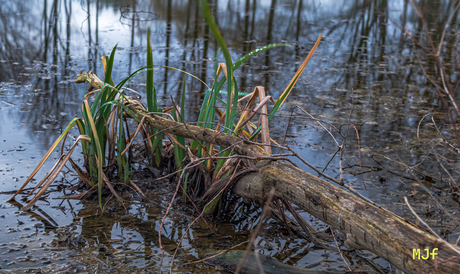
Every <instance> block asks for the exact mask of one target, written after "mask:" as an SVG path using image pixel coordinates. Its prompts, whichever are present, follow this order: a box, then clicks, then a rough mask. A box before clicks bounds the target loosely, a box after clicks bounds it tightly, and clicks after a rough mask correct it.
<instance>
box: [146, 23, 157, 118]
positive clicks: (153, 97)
mask: <svg viewBox="0 0 460 274" xmlns="http://www.w3.org/2000/svg"><path fill="white" fill-rule="evenodd" d="M147 68H148V70H147V81H146V86H147V109H148V111H149V112H156V111H157V93H156V89H155V87H154V85H153V56H152V45H151V43H150V27H148V28H147Z"/></svg>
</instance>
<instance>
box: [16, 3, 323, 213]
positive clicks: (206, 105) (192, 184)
mask: <svg viewBox="0 0 460 274" xmlns="http://www.w3.org/2000/svg"><path fill="white" fill-rule="evenodd" d="M200 5H201V8H202V11H203V14H204V17H205V19H206V22H207V23H208V25H209V27H210V29H211V32H212V33H213V36H214V38H215V39H216V41H217V43H218V45H219V46H220V49H219V50H218V52H217V56H216V62H215V68H214V82H213V84H212V86H211V87H208V89H207V91H206V92H205V94H204V101H203V104H202V106H201V109H200V113H199V116H198V120H197V123H196V124H197V125H198V126H200V127H204V128H209V129H215V130H217V131H221V132H223V133H227V134H232V135H234V136H238V137H240V138H242V139H246V140H251V141H254V142H258V143H259V144H260V145H261V146H262V147H263V148H264V149H265V150H266V151H267V152H269V153H271V148H270V144H271V142H273V140H272V139H271V138H270V130H269V120H270V119H271V117H273V115H274V114H275V113H276V112H277V111H278V110H279V109H280V108H281V107H282V105H283V103H284V102H285V101H286V99H287V97H288V96H289V94H290V92H291V91H292V89H293V87H294V86H295V84H296V82H297V81H298V79H299V77H300V75H301V74H302V72H303V71H304V70H305V67H306V65H307V63H308V61H309V60H310V58H311V56H312V55H313V53H314V52H315V50H316V48H317V47H318V45H319V42H320V40H321V35H320V36H319V37H318V39H317V41H316V43H315V45H314V46H313V48H312V50H311V51H310V53H309V54H308V56H307V57H306V58H305V60H304V61H303V63H302V65H301V66H300V68H299V69H298V71H297V72H296V73H295V75H294V77H293V78H292V80H291V81H290V82H289V84H288V86H287V87H286V88H285V90H284V91H283V92H282V93H281V95H280V97H279V98H278V99H277V100H276V101H275V100H274V99H273V98H272V97H271V96H269V95H267V94H266V92H265V89H264V87H262V86H257V87H255V88H254V91H253V92H252V93H249V94H246V93H241V92H239V90H238V84H237V82H236V80H235V78H234V72H235V70H237V69H238V68H239V67H240V66H241V65H242V64H243V63H244V62H245V61H247V60H248V59H249V58H251V57H252V56H254V55H256V54H258V53H260V52H263V51H266V50H269V49H271V48H274V47H278V46H286V44H271V45H267V46H265V47H262V48H259V49H256V50H254V51H252V52H250V53H248V54H246V55H244V56H243V57H242V58H240V59H239V60H237V61H236V62H233V60H232V58H231V56H230V52H229V50H228V47H227V45H226V43H225V41H224V39H223V37H222V35H221V33H220V31H219V29H218V28H217V25H216V23H215V21H214V19H213V17H212V14H211V11H210V9H209V7H208V4H207V2H206V0H200ZM116 48H117V46H115V47H114V48H113V50H112V52H111V54H110V56H109V57H103V58H102V63H103V66H104V72H105V75H104V81H103V82H101V81H100V80H99V79H98V78H97V76H95V75H94V74H92V73H91V72H88V73H86V74H84V75H80V76H79V78H78V79H77V80H76V82H85V81H89V82H90V83H91V86H90V88H96V90H94V91H91V92H89V93H87V94H86V96H85V98H84V100H83V103H82V109H81V116H82V118H78V117H75V118H74V119H73V120H72V121H71V122H70V123H69V125H67V127H66V129H65V130H64V132H63V133H62V134H61V135H60V136H59V138H58V139H57V140H56V141H55V142H54V144H53V145H52V146H51V148H50V149H49V150H48V152H47V153H46V154H45V156H44V157H43V158H42V160H41V161H40V163H39V164H38V166H37V167H36V168H35V169H34V171H33V172H32V174H31V175H30V176H29V178H28V179H27V180H26V181H25V182H24V184H23V185H22V186H21V188H20V189H19V190H18V191H17V192H16V194H15V195H14V196H13V197H12V198H11V199H14V197H15V196H16V195H17V194H19V193H20V192H21V191H22V190H23V189H24V187H25V186H26V185H27V184H28V183H29V182H30V181H31V180H32V178H33V177H34V176H35V175H36V173H37V172H38V170H39V169H40V168H41V167H42V166H43V164H44V163H45V161H46V160H47V159H48V158H49V156H50V155H51V152H52V151H53V150H54V149H55V148H56V147H57V146H58V144H59V143H60V142H64V141H65V139H66V138H67V136H68V133H69V131H70V129H71V128H73V127H74V126H75V125H77V127H78V131H79V134H80V135H79V136H78V137H77V138H76V140H75V141H74V143H73V145H72V146H71V149H70V150H69V151H68V152H67V153H64V152H62V156H61V157H60V158H59V160H58V162H57V163H56V165H55V166H54V167H53V168H52V169H51V171H50V172H49V173H48V174H47V175H46V176H45V178H44V179H43V180H42V182H41V183H40V184H39V185H37V187H36V189H38V188H39V187H40V186H41V189H40V191H39V192H38V193H37V194H36V195H35V196H34V198H33V199H32V200H31V201H30V202H29V203H28V205H27V206H26V207H25V208H24V209H25V210H27V209H29V208H30V207H32V206H33V204H34V203H35V202H36V201H37V200H38V198H40V196H41V195H42V194H43V193H44V191H45V190H46V189H47V188H48V187H49V185H50V184H51V183H52V181H53V180H54V179H55V178H56V177H57V175H58V174H59V172H60V171H61V170H62V168H63V167H64V165H65V164H66V163H67V161H69V160H70V162H71V164H72V166H73V167H74V169H75V170H76V171H77V173H78V174H79V176H80V178H81V179H82V181H83V182H84V183H85V185H86V186H87V187H88V188H89V190H88V191H87V192H83V193H82V194H81V195H80V196H79V197H80V198H81V197H83V196H84V195H86V193H88V192H91V191H95V189H97V192H98V199H99V206H100V207H102V193H103V189H104V188H103V187H104V186H107V188H108V189H109V191H110V192H111V193H112V194H113V195H114V196H115V197H116V198H117V199H118V200H119V201H120V202H123V200H122V199H121V197H120V196H119V195H118V193H117V191H115V189H114V188H113V186H112V182H114V181H117V180H118V181H122V182H123V184H125V185H130V186H132V187H134V188H135V189H136V190H137V191H139V192H140V193H142V192H141V191H140V189H139V188H138V187H137V186H136V185H135V184H134V183H133V182H132V181H131V176H132V167H131V163H132V159H131V158H130V155H132V153H131V152H132V149H133V143H134V139H135V138H136V136H137V135H139V134H141V135H142V143H143V144H144V146H145V149H144V151H146V153H147V155H146V158H147V159H149V164H151V165H154V166H156V167H161V166H162V165H165V159H166V158H168V159H171V161H173V162H174V163H173V165H172V166H174V169H175V170H180V171H181V174H180V176H178V178H179V180H180V181H179V183H180V185H181V187H182V190H183V200H184V201H187V197H192V199H193V200H195V201H197V200H199V199H201V198H203V194H204V196H206V197H209V198H207V199H205V200H202V201H201V202H202V204H205V208H204V213H213V212H215V210H216V208H218V206H219V203H221V199H220V198H221V197H222V196H223V194H224V193H225V192H224V191H225V188H227V187H228V186H229V185H231V184H230V182H231V181H232V180H233V179H232V178H233V176H231V175H232V174H235V172H236V171H238V170H241V169H244V168H247V167H248V165H250V163H249V162H248V161H241V160H235V158H229V156H231V154H232V151H231V150H230V149H225V148H223V147H215V146H214V145H213V144H210V143H206V142H203V141H199V140H187V139H186V138H184V137H181V136H176V135H171V134H169V133H166V134H164V133H163V132H162V131H158V130H157V129H155V128H152V127H150V126H149V125H147V124H146V123H145V122H144V120H139V119H135V120H131V119H129V120H128V116H130V117H136V115H134V113H132V111H131V110H130V109H129V107H128V106H129V105H133V104H135V105H139V106H141V108H143V109H145V110H147V111H148V112H149V113H155V114H157V115H161V116H163V117H167V118H168V119H172V120H174V121H176V122H179V123H185V122H186V117H185V101H186V94H187V86H186V76H191V77H194V78H197V77H196V76H193V75H191V74H190V73H187V72H184V71H181V70H179V69H175V68H170V67H164V66H163V67H164V68H166V69H175V70H177V71H180V72H183V73H184V80H183V81H182V90H181V99H180V102H179V104H176V103H175V102H174V101H173V100H172V98H171V101H172V106H171V107H169V108H166V109H164V110H162V109H160V108H159V107H158V102H157V92H156V88H155V85H154V83H153V71H154V69H156V68H157V67H161V66H159V65H154V64H153V54H152V47H151V43H150V29H148V30H147V56H146V57H147V66H146V67H143V68H140V69H138V70H137V71H135V72H134V73H132V74H131V75H129V76H128V77H126V78H125V79H123V80H122V81H121V82H120V83H118V84H117V85H115V84H114V83H113V80H112V71H113V64H114V56H115V52H116ZM220 54H222V55H223V57H224V59H225V63H219V62H218V61H217V60H218V59H219V56H220ZM142 72H146V73H145V74H146V96H147V98H146V99H147V107H145V106H144V105H143V104H142V103H141V101H140V99H141V96H140V95H139V94H138V93H137V92H135V91H132V90H130V89H127V88H124V85H125V84H126V83H128V82H129V81H130V80H131V79H132V78H133V77H135V76H137V75H138V74H140V73H142ZM98 81H99V82H100V83H99V82H98ZM200 81H201V80H200ZM96 82H97V83H98V84H97V85H95V84H94V83H96ZM224 85H226V89H223V88H224ZM127 93H129V94H131V93H134V95H135V96H137V97H129V96H128V95H127ZM90 97H93V98H94V100H89V98H90ZM245 101H246V104H245V106H244V107H243V106H242V104H243V102H245ZM90 102H91V103H90ZM269 102H272V103H273V104H274V106H273V107H271V110H270V111H269V110H268V109H269V108H268V103H269ZM171 111H172V113H170V112H171ZM256 116H258V119H256ZM129 122H133V123H134V124H135V125H136V130H135V131H134V132H133V133H132V134H130V133H129V131H128V130H129V128H128V123H129ZM164 136H166V137H167V138H168V139H169V142H166V143H164V140H163V137H164ZM79 142H81V145H82V150H83V155H84V159H85V161H84V164H83V165H84V169H85V171H83V170H82V169H80V168H79V167H78V166H76V165H75V163H74V162H73V161H72V160H71V158H70V156H71V154H72V152H73V151H74V149H75V147H76V146H77V144H78V143H79ZM171 153H172V154H173V156H172V157H167V155H171ZM197 159H198V160H199V159H203V160H202V161H201V162H200V163H199V164H198V165H195V167H194V168H188V163H191V162H194V161H197ZM170 166H171V165H170ZM114 170H116V176H114V175H115V172H114ZM169 172H173V170H170V171H169ZM228 176H231V178H229V179H228V183H227V184H226V185H223V186H222V187H217V190H216V187H214V189H212V192H213V193H217V195H214V196H213V195H209V191H210V189H211V188H212V187H213V185H214V184H216V183H217V182H219V181H221V180H223V179H225V178H226V177H228ZM34 191H35V189H34V190H33V191H32V192H30V193H29V194H28V195H27V196H29V195H31V194H32V193H33V192H34ZM11 199H10V200H11ZM192 202H193V201H192Z"/></svg>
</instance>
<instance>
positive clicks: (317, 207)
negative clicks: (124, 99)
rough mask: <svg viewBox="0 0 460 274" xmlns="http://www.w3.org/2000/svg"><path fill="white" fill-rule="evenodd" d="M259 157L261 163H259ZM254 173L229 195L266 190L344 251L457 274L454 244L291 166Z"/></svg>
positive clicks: (216, 138)
mask: <svg viewBox="0 0 460 274" xmlns="http://www.w3.org/2000/svg"><path fill="white" fill-rule="evenodd" d="M130 108H131V109H132V110H133V111H134V112H135V113H136V115H137V117H138V118H139V119H142V118H143V117H145V119H146V121H147V123H148V124H149V125H150V126H152V127H155V128H157V129H160V130H164V131H165V132H168V133H171V134H175V135H179V136H183V137H186V138H196V139H198V140H201V141H206V142H211V143H214V144H216V145H219V146H223V147H232V150H233V152H235V153H237V154H240V155H245V156H249V157H254V158H256V159H257V158H258V159H263V157H264V156H267V155H268V154H267V153H266V152H265V150H263V149H262V148H261V147H260V146H258V145H255V144H252V143H248V142H245V141H242V140H241V139H239V138H237V137H234V136H230V135H227V134H224V133H222V132H217V131H214V130H210V129H204V128H201V127H197V126H193V125H187V126H185V125H184V124H181V123H176V122H174V121H171V120H167V119H164V118H162V117H160V116H157V115H155V114H149V113H147V112H146V111H145V110H143V109H141V108H140V107H139V106H136V105H133V106H130ZM261 157H262V158H261ZM257 167H258V172H254V173H251V174H248V175H246V176H243V177H242V178H241V179H239V180H238V182H237V183H236V185H235V187H234V189H233V190H234V192H235V193H236V194H237V195H240V196H242V197H244V198H246V199H255V200H265V199H266V198H267V196H268V193H269V192H270V189H271V188H272V187H275V189H276V194H275V195H276V197H277V198H283V199H286V200H288V201H290V202H292V203H294V204H296V205H297V206H299V207H300V208H302V209H304V210H305V211H306V212H308V213H310V214H311V215H313V216H315V217H316V218H318V219H320V220H322V221H323V222H325V223H327V224H329V225H330V226H332V227H333V228H335V229H337V230H339V231H341V232H342V233H343V234H344V235H346V237H347V239H346V242H345V244H346V245H347V246H349V247H354V248H358V249H364V250H369V251H371V252H373V253H375V254H377V255H379V256H380V257H382V258H384V259H385V260H387V261H389V262H390V263H392V264H393V265H394V266H395V267H397V268H398V269H400V270H402V271H404V272H406V273H457V272H458V270H459V269H460V258H459V257H460V251H458V249H457V248H456V246H455V245H452V244H449V243H447V242H446V241H444V240H442V239H439V238H436V237H435V236H433V235H431V234H429V233H427V232H425V231H423V230H422V229H420V228H418V227H416V226H414V225H412V224H410V223H408V222H406V221H404V219H402V218H401V217H399V216H396V215H395V214H393V213H391V212H389V211H387V210H385V209H382V208H379V207H377V206H374V205H372V204H371V203H369V202H367V201H365V200H363V199H361V198H359V197H357V196H355V195H353V194H351V193H349V192H347V191H345V190H343V189H342V188H340V187H338V186H335V185H333V184H331V183H329V182H327V181H325V180H322V179H320V178H318V177H316V176H313V175H311V174H309V173H307V172H305V171H303V170H301V169H298V168H296V167H294V166H291V165H288V164H285V163H282V162H279V161H269V160H263V161H259V162H258V164H257ZM435 248H437V255H436V256H434V259H433V257H432V256H430V257H429V259H426V260H424V259H422V258H420V259H418V257H416V258H415V259H414V257H413V254H414V253H413V249H420V251H421V255H422V256H426V249H428V250H429V251H430V252H431V251H433V249H435Z"/></svg>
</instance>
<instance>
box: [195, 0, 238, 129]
mask: <svg viewBox="0 0 460 274" xmlns="http://www.w3.org/2000/svg"><path fill="white" fill-rule="evenodd" d="M200 5H201V9H202V11H203V14H204V18H205V20H206V22H207V23H208V25H209V28H210V29H211V32H212V34H213V35H214V38H215V39H216V41H217V44H219V46H220V47H221V48H222V53H223V54H224V58H225V64H226V65H227V77H228V78H229V79H230V81H227V91H228V94H229V96H227V105H228V107H227V113H231V111H232V109H231V108H232V107H231V106H232V102H231V98H232V96H230V94H232V92H233V62H232V57H231V55H230V52H229V50H228V48H227V45H226V44H225V41H224V38H223V37H222V34H221V33H220V31H219V29H218V28H217V24H216V22H215V21H214V17H213V16H212V13H211V10H210V9H209V6H208V1H207V0H200ZM236 94H238V93H236ZM236 98H238V96H236ZM230 117H231V115H228V116H226V117H225V124H226V125H232V124H233V123H232V122H231V121H230ZM226 131H227V132H228V130H226ZM224 132H225V131H224Z"/></svg>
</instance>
